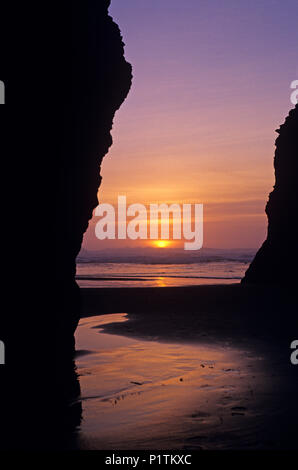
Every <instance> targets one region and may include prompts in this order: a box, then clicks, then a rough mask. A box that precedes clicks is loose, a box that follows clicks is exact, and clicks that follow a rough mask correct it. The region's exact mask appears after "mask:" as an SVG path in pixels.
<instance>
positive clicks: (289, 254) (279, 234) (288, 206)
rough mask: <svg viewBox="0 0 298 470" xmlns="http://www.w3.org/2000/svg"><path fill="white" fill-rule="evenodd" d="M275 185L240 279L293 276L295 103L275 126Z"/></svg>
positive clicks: (272, 280)
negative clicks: (263, 233)
mask: <svg viewBox="0 0 298 470" xmlns="http://www.w3.org/2000/svg"><path fill="white" fill-rule="evenodd" d="M277 133H278V134H279V135H278V137H277V139H276V142H275V143H276V151H275V157H274V169H275V185H274V189H273V191H272V192H271V194H270V195H269V200H268V203H267V205H266V214H267V217H268V234H267V239H266V241H265V242H264V243H263V245H262V247H261V248H260V250H259V251H258V253H257V254H256V256H255V258H254V260H253V261H252V263H251V265H250V267H249V269H248V270H247V272H246V274H245V277H244V279H243V280H242V282H243V283H263V284H283V283H289V282H296V279H297V249H296V240H297V228H296V225H297V221H296V215H297V207H298V185H297V174H298V105H296V106H295V108H294V109H292V110H291V111H290V113H289V115H288V117H287V118H286V120H285V122H284V124H282V125H281V126H280V128H279V129H278V130H277Z"/></svg>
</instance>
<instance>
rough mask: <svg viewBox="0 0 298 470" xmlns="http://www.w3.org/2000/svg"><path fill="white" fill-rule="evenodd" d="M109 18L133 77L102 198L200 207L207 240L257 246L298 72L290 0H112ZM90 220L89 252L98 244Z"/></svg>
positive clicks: (295, 5) (297, 11) (105, 169)
mask: <svg viewBox="0 0 298 470" xmlns="http://www.w3.org/2000/svg"><path fill="white" fill-rule="evenodd" d="M110 14H111V16H112V17H113V18H114V20H115V21H116V22H117V23H118V24H119V26H120V29H121V31H122V35H123V38H124V42H125V44H126V46H125V54H126V59H127V60H128V61H129V62H131V64H132V66H133V75H134V78H133V85H132V89H131V91H130V94H129V96H128V98H127V100H126V101H125V103H124V104H123V105H122V107H121V109H120V111H118V113H117V114H116V116H115V120H114V127H113V131H112V136H113V140H114V144H113V146H112V148H111V149H110V152H109V154H108V155H107V156H106V157H105V159H104V163H103V165H102V176H103V182H102V185H101V188H100V193H99V195H100V201H101V202H109V203H115V202H116V200H117V196H118V194H119V195H126V196H127V200H128V202H129V203H142V204H148V203H151V202H152V203H154V202H160V203H161V202H165V203H172V202H177V203H180V204H182V203H184V202H189V203H195V202H197V203H203V204H204V214H205V219H204V246H205V247H213V248H250V247H253V248H254V247H258V246H259V245H260V243H261V242H262V241H263V240H264V238H265V234H266V217H265V213H264V207H265V204H266V200H267V197H268V194H269V192H270V191H271V189H272V186H273V182H274V178H273V156H274V140H275V138H276V134H275V132H274V130H275V129H276V128H277V127H279V125H280V124H281V123H282V122H283V120H284V118H285V116H286V115H287V114H288V111H289V109H290V108H292V107H293V105H292V104H291V102H290V94H291V90H290V84H291V82H292V81H293V80H295V79H298V58H297V39H298V37H297V36H298V33H297V17H298V2H297V0H284V1H280V0H276V1H275V0H263V1H262V0H259V1H257V2H247V1H243V0H226V1H222V0H185V1H181V0H150V1H148V0H125V1H123V0H112V5H111V8H110ZM95 222H96V220H95V219H94V220H93V221H92V222H91V223H90V227H89V230H88V232H87V234H86V235H85V241H84V248H86V249H95V250H96V249H100V248H101V246H102V242H100V241H99V240H97V239H96V237H95V235H94V226H95ZM113 243H114V245H115V246H117V244H119V242H118V241H117V240H116V241H114V242H113Z"/></svg>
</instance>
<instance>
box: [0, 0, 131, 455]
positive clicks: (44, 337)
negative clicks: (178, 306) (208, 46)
mask: <svg viewBox="0 0 298 470" xmlns="http://www.w3.org/2000/svg"><path fill="white" fill-rule="evenodd" d="M109 5H110V0H84V1H82V0H71V1H70V0H66V1H65V2H55V1H51V2H44V3H43V4H42V5H41V4H40V3H39V2H36V3H35V2H31V3H30V4H27V3H26V4H25V3H22V2H20V4H18V5H17V7H16V5H14V4H12V3H11V2H3V8H2V10H1V30H0V35H1V41H0V42H1V46H0V47H1V51H0V52H1V54H0V76H1V78H0V79H1V80H3V81H4V82H5V88H6V105H5V107H2V110H3V111H4V112H5V113H6V114H5V119H3V122H2V123H1V124H3V125H2V126H1V129H0V130H1V139H0V145H1V158H2V161H3V162H4V161H5V163H7V164H9V163H11V168H9V169H7V170H5V172H4V170H3V173H5V174H6V175H7V179H8V180H9V179H10V180H11V181H13V183H11V187H10V191H9V192H7V193H6V200H8V199H10V201H9V202H11V206H12V207H11V208H9V210H8V216H7V219H6V220H11V219H12V217H11V214H13V213H16V208H18V207H19V206H20V199H21V201H22V202H21V204H22V209H20V210H17V212H18V216H17V217H16V218H18V221H17V222H18V223H17V225H18V227H16V228H15V230H14V229H12V228H10V231H9V237H10V239H11V240H10V242H11V244H12V246H13V247H15V248H16V259H15V262H14V263H12V262H11V260H9V263H8V265H10V266H20V269H22V268H23V266H24V267H25V268H26V275H23V274H22V276H21V277H22V279H21V280H20V283H19V284H18V287H17V289H18V291H17V292H18V294H17V295H16V294H15V293H14V295H13V296H12V297H10V299H9V301H10V302H11V303H12V305H13V306H10V307H9V308H8V310H7V312H6V314H5V315H3V316H2V317H1V325H0V326H1V329H0V339H1V340H3V341H4V342H5V344H6V345H7V351H8V352H7V358H8V363H7V365H6V366H5V368H2V369H1V370H0V373H1V385H2V387H1V390H0V393H3V394H4V396H5V399H3V400H2V399H1V400H0V406H2V404H5V406H4V407H3V408H4V410H3V413H2V414H1V419H2V423H3V425H2V429H4V430H5V436H4V440H0V447H1V446H3V447H4V448H11V447H12V448H17V449H19V448H24V449H30V448H33V449H38V448H43V447H45V448H51V449H53V448H55V446H56V441H57V447H60V444H58V441H59V439H58V437H59V436H58V435H59V434H61V435H62V434H63V430H64V429H66V430H69V429H73V428H75V426H76V425H78V424H79V421H80V408H81V407H80V403H79V402H78V401H77V400H76V398H77V396H78V393H79V384H78V381H77V376H76V372H75V368H74V362H73V355H74V331H75V329H76V326H77V324H78V320H79V317H80V295H79V288H78V286H77V284H76V282H75V270H76V264H75V260H76V256H77V254H78V252H79V250H80V246H81V242H82V238H83V234H84V232H85V230H86V228H87V226H88V220H89V219H90V218H91V216H92V211H93V209H94V208H95V207H96V206H97V204H98V201H97V191H98V187H99V185H100V182H101V176H100V165H101V162H102V159H103V157H104V156H105V155H106V154H107V152H108V150H109V147H110V146H111V145H112V137H111V129H112V125H113V119H114V116H115V113H116V111H117V110H118V109H119V107H120V106H121V104H122V103H123V101H124V100H125V98H126V96H127V94H128V92H129V89H130V86H131V80H132V68H131V65H130V64H129V63H128V62H127V61H126V60H125V57H124V44H123V41H122V37H121V33H120V30H119V27H118V26H117V24H116V23H115V22H114V21H113V19H112V18H111V17H110V16H109V14H108V8H109ZM4 46H5V47H4ZM4 141H5V142H6V143H5V146H4ZM22 164H23V165H22ZM31 192H32V195H31ZM20 193H21V194H22V196H21V198H20ZM13 196H15V199H14V198H13ZM13 234H16V241H12V235H13ZM11 251H12V250H11ZM10 254H11V253H10ZM23 261H24V263H23ZM30 269H31V270H32V274H31V275H30V274H29V270H30ZM12 273H13V270H12ZM12 275H13V274H12ZM3 317H5V318H4V320H6V319H7V318H8V317H11V318H9V320H11V321H8V322H7V323H8V326H7V325H6V324H5V325H3V324H4V322H3ZM6 317H7V318H6ZM2 322H3V324H2ZM4 326H5V331H4ZM6 331H7V333H6ZM2 376H3V380H2ZM3 384H4V385H5V390H4V387H3ZM70 405H71V406H70ZM4 414H5V416H4ZM4 423H6V424H4ZM4 441H6V442H5V445H4Z"/></svg>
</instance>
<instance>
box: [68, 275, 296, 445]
mask: <svg viewBox="0 0 298 470" xmlns="http://www.w3.org/2000/svg"><path fill="white" fill-rule="evenodd" d="M82 301H83V314H84V317H85V318H83V319H82V320H81V322H80V326H79V327H78V330H77V349H78V356H77V359H76V362H77V367H78V373H79V375H80V383H81V390H82V405H83V421H82V425H81V430H80V432H79V434H78V447H79V448H81V449H190V450H219V449H297V446H298V444H297V438H296V430H295V429H296V428H297V424H298V410H297V399H296V397H297V390H298V381H297V378H298V369H297V366H294V365H292V364H291V362H290V355H291V350H290V344H291V342H292V341H293V340H294V339H297V336H298V329H297V304H296V299H295V295H294V293H293V290H292V289H290V288H289V289H287V288H283V289H281V288H279V289H278V288H268V287H257V286H243V285H239V284H237V285H236V284H235V285H230V286H198V287H177V288H139V289H132V288H130V289H82ZM103 315H104V316H103Z"/></svg>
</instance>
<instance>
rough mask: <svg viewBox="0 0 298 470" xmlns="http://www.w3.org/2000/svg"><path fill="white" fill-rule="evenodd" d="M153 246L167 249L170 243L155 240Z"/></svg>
mask: <svg viewBox="0 0 298 470" xmlns="http://www.w3.org/2000/svg"><path fill="white" fill-rule="evenodd" d="M153 245H154V246H155V247H156V248H168V247H169V246H170V245H171V243H170V242H169V240H156V241H154V242H153Z"/></svg>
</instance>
